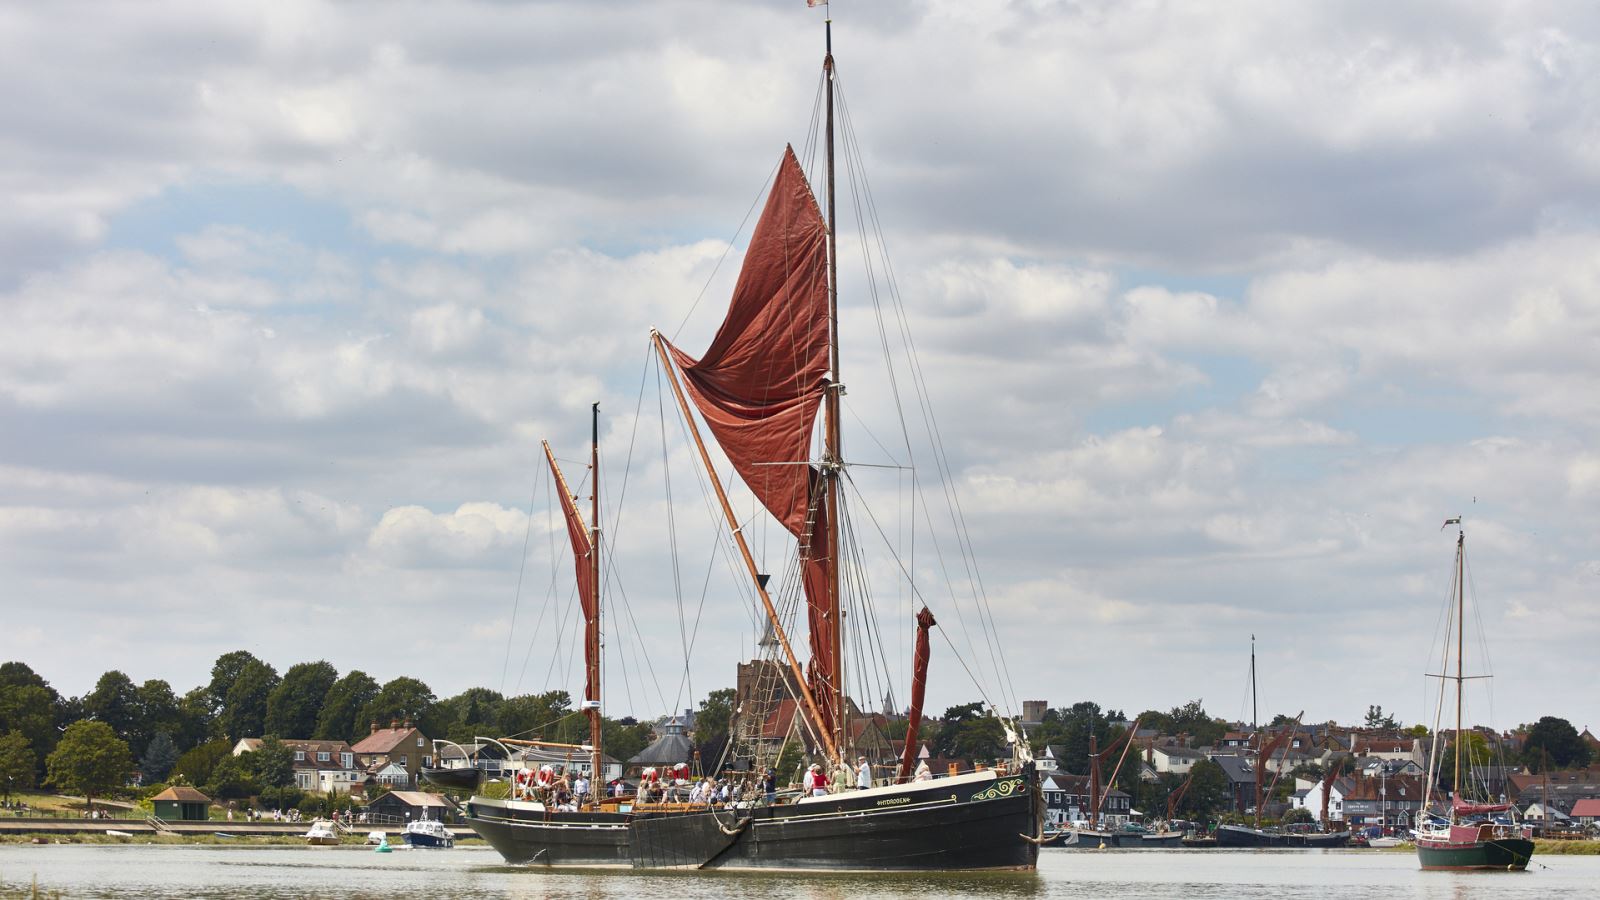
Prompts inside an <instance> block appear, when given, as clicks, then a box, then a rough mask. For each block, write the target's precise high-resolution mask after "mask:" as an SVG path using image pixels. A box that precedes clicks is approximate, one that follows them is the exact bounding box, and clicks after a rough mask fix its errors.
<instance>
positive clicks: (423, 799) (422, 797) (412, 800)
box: [389, 791, 445, 808]
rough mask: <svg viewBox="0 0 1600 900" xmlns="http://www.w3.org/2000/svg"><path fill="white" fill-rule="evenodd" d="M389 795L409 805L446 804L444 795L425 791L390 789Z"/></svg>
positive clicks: (438, 805) (439, 805) (440, 805)
mask: <svg viewBox="0 0 1600 900" xmlns="http://www.w3.org/2000/svg"><path fill="white" fill-rule="evenodd" d="M389 796H391V797H394V798H396V799H398V800H399V801H400V802H402V803H404V804H405V805H407V806H437V807H441V808H442V807H444V805H445V802H444V798H443V797H440V796H439V795H438V794H429V793H425V792H423V791H390V792H389Z"/></svg>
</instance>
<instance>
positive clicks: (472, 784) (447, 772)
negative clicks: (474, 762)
mask: <svg viewBox="0 0 1600 900" xmlns="http://www.w3.org/2000/svg"><path fill="white" fill-rule="evenodd" d="M422 777H423V778H426V779H427V780H428V782H429V783H430V784H434V785H437V786H439V787H442V788H445V789H446V790H454V791H475V790H477V789H478V784H479V782H480V781H481V780H482V778H483V770H482V769H478V768H475V767H462V768H459V769H443V768H428V769H423V770H422Z"/></svg>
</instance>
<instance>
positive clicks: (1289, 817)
mask: <svg viewBox="0 0 1600 900" xmlns="http://www.w3.org/2000/svg"><path fill="white" fill-rule="evenodd" d="M1316 820H1317V817H1316V816H1313V815H1312V814H1311V810H1309V809H1306V808H1305V807H1303V806H1302V807H1299V808H1296V809H1291V810H1289V811H1288V812H1286V813H1284V814H1283V824H1285V825H1294V824H1297V823H1308V822H1315V821H1316Z"/></svg>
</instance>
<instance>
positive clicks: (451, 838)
mask: <svg viewBox="0 0 1600 900" xmlns="http://www.w3.org/2000/svg"><path fill="white" fill-rule="evenodd" d="M400 838H401V840H404V841H405V842H406V844H407V845H408V846H411V847H431V848H437V849H441V850H448V849H450V848H451V847H454V846H455V845H456V836H455V835H454V834H452V833H451V831H450V829H448V828H446V827H444V823H443V822H440V821H439V820H438V819H420V820H418V821H415V822H410V823H407V825H406V827H405V830H404V831H402V832H401V833H400Z"/></svg>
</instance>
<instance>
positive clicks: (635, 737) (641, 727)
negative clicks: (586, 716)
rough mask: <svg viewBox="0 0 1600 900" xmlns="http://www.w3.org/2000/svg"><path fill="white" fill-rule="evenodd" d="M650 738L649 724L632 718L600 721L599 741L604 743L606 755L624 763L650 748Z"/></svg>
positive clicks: (625, 717)
mask: <svg viewBox="0 0 1600 900" xmlns="http://www.w3.org/2000/svg"><path fill="white" fill-rule="evenodd" d="M650 736H651V730H650V725H649V723H647V722H639V721H636V720H634V718H633V717H632V716H624V717H623V718H621V719H601V720H600V739H601V740H602V741H604V742H605V751H606V755H608V756H611V757H613V758H615V759H620V760H622V761H624V762H626V761H628V760H630V759H632V758H633V757H635V756H638V755H639V751H641V750H643V749H644V748H646V747H648V746H650Z"/></svg>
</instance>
